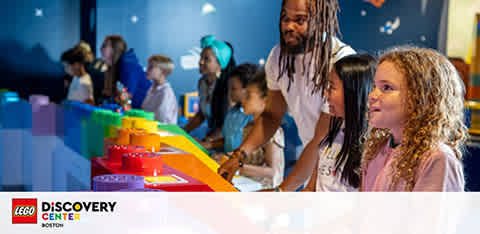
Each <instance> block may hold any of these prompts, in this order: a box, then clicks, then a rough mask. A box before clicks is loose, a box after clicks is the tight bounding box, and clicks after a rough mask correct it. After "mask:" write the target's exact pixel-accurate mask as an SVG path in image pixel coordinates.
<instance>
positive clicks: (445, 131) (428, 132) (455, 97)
mask: <svg viewBox="0 0 480 234" xmlns="http://www.w3.org/2000/svg"><path fill="white" fill-rule="evenodd" d="M383 62H390V63H392V64H394V66H395V68H396V69H397V70H398V71H400V72H401V73H402V74H403V77H405V81H406V84H407V88H408V89H407V100H405V103H406V107H405V111H406V113H407V116H408V117H407V120H406V122H405V123H404V128H403V138H402V140H401V144H400V146H399V147H400V148H399V149H398V150H399V154H398V156H396V157H395V158H394V160H395V161H394V163H393V167H394V168H393V169H394V170H393V171H394V175H392V176H393V180H392V183H391V184H390V190H393V189H394V188H395V186H396V185H397V184H398V182H399V181H400V180H401V181H402V182H404V183H405V185H406V190H407V191H411V190H413V187H414V182H415V176H416V175H415V173H416V171H417V170H416V168H417V167H418V166H419V163H420V162H421V161H422V160H423V159H424V158H425V157H427V156H428V151H429V150H431V149H433V148H434V147H435V146H436V145H437V143H439V142H441V143H444V144H446V145H448V146H450V147H451V148H452V150H453V151H454V152H455V154H456V156H457V159H458V160H461V158H462V146H463V144H464V142H465V141H466V139H467V136H468V134H467V128H466V126H465V124H464V114H463V107H464V92H465V88H464V85H463V83H462V80H461V79H460V77H459V75H458V73H457V71H456V70H455V67H454V66H453V65H452V64H451V63H450V62H449V61H448V59H447V58H446V57H445V56H443V55H441V54H440V53H438V52H436V51H434V50H431V49H424V48H414V47H398V48H394V49H391V50H389V51H387V52H386V53H385V54H384V55H383V56H381V58H380V61H379V65H380V64H382V63H383ZM390 136H391V133H390V132H389V131H388V130H385V129H376V128H374V129H372V130H371V132H370V134H369V137H368V139H367V141H366V143H365V149H366V150H365V153H364V157H363V163H362V167H363V168H364V170H365V169H366V165H367V164H368V162H370V161H371V160H372V159H374V158H375V157H376V156H377V154H378V153H379V150H380V148H381V147H382V146H383V145H385V144H386V143H387V141H388V140H389V138H390Z"/></svg>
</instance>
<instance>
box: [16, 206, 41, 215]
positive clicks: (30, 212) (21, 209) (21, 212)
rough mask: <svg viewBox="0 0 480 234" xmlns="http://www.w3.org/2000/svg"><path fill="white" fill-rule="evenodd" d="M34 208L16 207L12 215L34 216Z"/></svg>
mask: <svg viewBox="0 0 480 234" xmlns="http://www.w3.org/2000/svg"><path fill="white" fill-rule="evenodd" d="M35 211H36V209H35V206H17V207H15V211H14V212H13V215H15V216H33V215H35Z"/></svg>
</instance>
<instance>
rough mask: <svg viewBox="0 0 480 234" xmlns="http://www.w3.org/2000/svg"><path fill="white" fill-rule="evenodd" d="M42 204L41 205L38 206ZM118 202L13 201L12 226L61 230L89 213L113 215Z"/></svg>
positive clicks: (34, 199)
mask: <svg viewBox="0 0 480 234" xmlns="http://www.w3.org/2000/svg"><path fill="white" fill-rule="evenodd" d="M38 204H40V205H38ZM116 205H117V202H106V201H66V202H60V201H50V202H46V201H42V202H41V203H37V199H36V198H33V199H32V198H30V199H16V198H13V199H12V224H37V221H38V219H40V221H41V222H42V227H45V228H61V227H63V225H64V223H66V222H77V221H80V219H81V216H80V215H84V214H88V213H113V212H114V211H115V207H116Z"/></svg>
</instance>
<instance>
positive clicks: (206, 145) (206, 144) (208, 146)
mask: <svg viewBox="0 0 480 234" xmlns="http://www.w3.org/2000/svg"><path fill="white" fill-rule="evenodd" d="M199 144H200V145H201V146H203V148H205V149H207V150H209V149H211V148H212V143H211V142H210V141H200V142H199Z"/></svg>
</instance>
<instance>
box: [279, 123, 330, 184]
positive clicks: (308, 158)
mask: <svg viewBox="0 0 480 234" xmlns="http://www.w3.org/2000/svg"><path fill="white" fill-rule="evenodd" d="M329 122H330V115H329V114H325V113H322V114H320V118H319V119H318V121H317V126H316V127H315V135H314V137H313V139H312V140H311V141H310V142H309V143H308V144H307V146H306V147H305V149H304V150H303V152H302V154H301V155H300V158H299V159H298V160H297V163H296V164H295V167H294V168H293V170H292V172H291V173H290V175H288V177H287V178H286V179H285V180H284V181H283V182H282V184H281V185H280V186H279V187H280V189H281V190H283V191H295V190H297V189H298V188H299V187H300V186H301V185H302V184H304V183H305V181H307V179H308V177H309V176H310V175H312V173H313V170H314V168H315V165H316V162H317V160H318V154H319V152H318V150H319V149H318V147H319V145H320V143H321V142H322V140H323V138H325V136H326V135H327V133H328V127H329Z"/></svg>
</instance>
